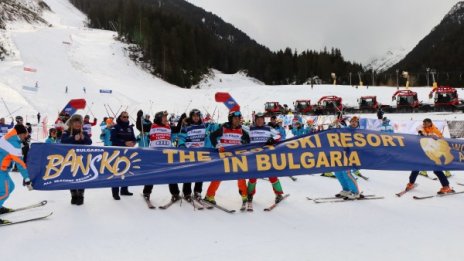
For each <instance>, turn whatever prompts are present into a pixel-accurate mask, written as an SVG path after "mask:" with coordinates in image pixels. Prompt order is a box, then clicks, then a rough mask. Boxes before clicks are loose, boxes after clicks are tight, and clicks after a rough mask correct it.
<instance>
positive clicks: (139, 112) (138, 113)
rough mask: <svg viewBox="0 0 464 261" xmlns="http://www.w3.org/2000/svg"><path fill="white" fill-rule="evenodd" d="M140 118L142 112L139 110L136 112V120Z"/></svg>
mask: <svg viewBox="0 0 464 261" xmlns="http://www.w3.org/2000/svg"><path fill="white" fill-rule="evenodd" d="M142 116H143V111H142V110H139V111H138V112H137V118H142Z"/></svg>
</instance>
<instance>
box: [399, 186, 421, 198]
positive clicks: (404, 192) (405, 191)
mask: <svg viewBox="0 0 464 261" xmlns="http://www.w3.org/2000/svg"><path fill="white" fill-rule="evenodd" d="M417 186H418V184H414V187H413V188H412V189H405V190H403V191H401V192H399V193H396V194H395V195H397V196H398V197H401V196H403V195H404V194H406V193H408V192H409V191H411V190H413V189H415V188H416V187H417Z"/></svg>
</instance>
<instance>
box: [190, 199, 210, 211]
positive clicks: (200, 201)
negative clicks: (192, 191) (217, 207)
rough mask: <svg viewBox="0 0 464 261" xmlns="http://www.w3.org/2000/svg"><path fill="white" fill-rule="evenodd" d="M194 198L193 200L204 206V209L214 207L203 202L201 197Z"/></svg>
mask: <svg viewBox="0 0 464 261" xmlns="http://www.w3.org/2000/svg"><path fill="white" fill-rule="evenodd" d="M194 200H195V202H196V203H198V204H200V205H201V206H202V207H203V208H206V209H213V208H214V207H213V206H210V205H206V204H203V202H202V200H201V199H197V198H195V199H194Z"/></svg>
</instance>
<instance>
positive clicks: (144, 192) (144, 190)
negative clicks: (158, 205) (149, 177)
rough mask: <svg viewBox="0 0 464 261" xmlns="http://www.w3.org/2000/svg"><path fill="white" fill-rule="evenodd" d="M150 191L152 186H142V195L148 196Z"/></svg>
mask: <svg viewBox="0 0 464 261" xmlns="http://www.w3.org/2000/svg"><path fill="white" fill-rule="evenodd" d="M152 191H153V185H145V186H143V194H144V195H150V194H151V192H152Z"/></svg>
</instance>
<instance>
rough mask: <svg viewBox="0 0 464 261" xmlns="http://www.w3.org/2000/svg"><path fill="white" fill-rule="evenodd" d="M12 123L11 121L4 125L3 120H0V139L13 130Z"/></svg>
mask: <svg viewBox="0 0 464 261" xmlns="http://www.w3.org/2000/svg"><path fill="white" fill-rule="evenodd" d="M13 126H14V121H13V119H11V123H10V124H5V118H0V139H1V138H2V137H3V136H4V135H5V134H7V133H8V130H9V129H11V128H13Z"/></svg>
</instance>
